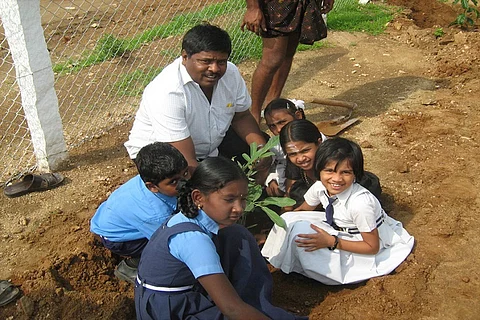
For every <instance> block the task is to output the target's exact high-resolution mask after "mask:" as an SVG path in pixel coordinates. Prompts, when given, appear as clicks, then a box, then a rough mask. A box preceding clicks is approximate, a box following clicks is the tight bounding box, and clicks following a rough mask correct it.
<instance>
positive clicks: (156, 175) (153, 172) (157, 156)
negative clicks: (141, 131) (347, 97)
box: [135, 142, 188, 185]
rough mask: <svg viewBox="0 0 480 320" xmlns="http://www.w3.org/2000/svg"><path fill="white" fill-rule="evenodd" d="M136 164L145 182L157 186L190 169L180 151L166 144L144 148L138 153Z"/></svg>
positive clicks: (159, 143) (150, 145)
mask: <svg viewBox="0 0 480 320" xmlns="http://www.w3.org/2000/svg"><path fill="white" fill-rule="evenodd" d="M135 164H136V165H137V170H138V173H139V174H140V177H141V178H142V180H143V182H151V183H153V184H155V185H157V184H158V183H159V182H160V181H162V180H164V179H168V178H171V177H173V176H175V175H177V174H179V173H181V172H182V170H185V169H186V168H187V167H188V164H187V160H185V158H184V157H183V155H182V154H181V153H180V151H178V150H177V149H176V148H175V147H173V146H172V145H170V144H168V143H166V142H154V143H151V144H148V145H146V146H144V147H143V148H142V149H140V151H139V152H138V154H137V157H136V158H135Z"/></svg>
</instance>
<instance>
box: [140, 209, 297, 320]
mask: <svg viewBox="0 0 480 320" xmlns="http://www.w3.org/2000/svg"><path fill="white" fill-rule="evenodd" d="M217 233H218V234H217ZM185 241H187V242H185ZM192 241H193V242H192ZM224 270H225V271H224ZM215 273H225V275H226V276H227V277H228V278H229V280H230V282H231V283H232V285H233V287H234V288H235V290H236V291H237V293H238V294H239V296H240V297H241V298H242V299H243V300H244V301H245V302H246V303H248V304H250V305H252V306H253V307H255V308H257V309H258V310H260V311H262V312H263V313H265V314H266V315H267V316H269V317H270V318H272V319H285V320H288V319H306V318H304V317H295V316H294V315H292V314H290V313H288V312H286V311H285V310H283V309H281V308H277V307H275V306H273V305H272V304H271V302H270V301H271V290H272V278H271V274H270V272H269V270H268V268H267V265H266V263H265V260H264V259H263V257H262V256H261V254H260V250H259V249H258V245H257V243H256V241H255V239H254V237H253V236H252V234H251V233H250V232H249V231H248V230H247V229H246V228H245V227H243V226H240V225H233V226H230V227H226V228H223V229H221V230H218V225H217V224H216V223H215V222H214V221H213V220H212V219H211V218H210V217H208V216H207V215H206V214H205V213H204V212H203V211H202V210H200V212H199V215H198V216H197V217H195V218H193V219H189V218H187V217H185V216H184V215H183V214H181V213H179V214H177V215H175V216H173V217H172V218H171V219H170V220H169V221H168V222H167V223H166V224H164V225H163V226H162V227H161V228H159V229H158V230H157V231H156V232H155V233H154V235H153V236H152V238H151V239H150V241H149V243H148V244H147V246H146V247H145V249H144V251H143V254H142V258H141V260H140V265H139V268H138V278H137V283H136V285H135V308H136V313H137V319H139V320H146V319H148V320H150V319H152V320H153V319H162V320H163V319H186V318H188V319H208V320H210V319H223V318H224V317H223V315H222V314H221V312H220V310H219V309H218V307H217V306H216V305H215V304H214V302H213V301H211V299H210V298H209V297H208V296H207V294H206V293H205V291H204V290H203V288H202V287H201V285H200V284H199V283H198V282H197V280H196V279H197V278H199V277H200V276H203V275H209V274H215Z"/></svg>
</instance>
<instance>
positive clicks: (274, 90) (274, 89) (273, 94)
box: [264, 33, 300, 105]
mask: <svg viewBox="0 0 480 320" xmlns="http://www.w3.org/2000/svg"><path fill="white" fill-rule="evenodd" d="M299 39H300V34H299V33H294V34H291V35H289V36H288V45H287V51H286V54H285V58H284V59H283V62H282V64H281V65H280V67H279V68H278V70H277V72H275V75H274V76H273V79H272V83H271V85H270V89H269V90H268V93H267V95H266V98H265V101H264V105H267V104H268V103H269V102H270V101H272V100H273V99H276V98H280V96H281V95H282V91H283V87H284V86H285V83H286V82H287V78H288V75H289V74H290V69H291V67H292V63H293V57H294V56H295V53H296V51H297V46H298V41H299Z"/></svg>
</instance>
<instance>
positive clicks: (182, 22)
mask: <svg viewBox="0 0 480 320" xmlns="http://www.w3.org/2000/svg"><path fill="white" fill-rule="evenodd" d="M243 3H244V2H243V1H241V0H227V1H225V2H222V3H217V4H214V5H210V6H207V7H205V8H203V9H202V10H200V11H197V12H191V13H186V14H181V15H178V16H175V17H174V18H173V19H172V20H171V21H170V22H169V23H166V24H163V25H159V26H154V27H153V28H150V29H147V30H145V31H144V32H142V33H140V34H139V35H137V36H135V37H133V38H125V39H119V38H116V37H115V36H114V35H111V34H105V35H103V37H102V38H100V40H99V41H98V43H97V45H96V46H95V48H94V49H93V50H92V51H91V52H86V53H84V54H83V57H82V58H80V59H78V60H73V59H69V60H67V61H66V62H63V63H58V64H55V65H54V66H53V71H54V72H56V73H60V74H65V73H72V72H78V71H79V70H81V69H83V68H85V67H88V66H91V65H94V64H97V63H100V62H102V61H105V60H108V59H111V58H114V57H118V56H121V55H123V54H124V53H125V52H128V51H133V50H136V49H138V48H140V47H141V46H142V44H144V43H148V42H152V41H154V40H158V39H165V38H167V37H171V36H176V35H183V34H184V33H185V32H186V31H187V30H189V29H190V28H191V27H193V26H194V25H196V24H198V23H200V22H202V21H211V20H213V19H214V18H216V17H218V16H220V15H225V14H229V13H232V12H235V11H239V9H238V8H242V5H243ZM242 12H243V11H242Z"/></svg>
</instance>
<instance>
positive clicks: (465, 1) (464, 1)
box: [462, 0, 470, 9]
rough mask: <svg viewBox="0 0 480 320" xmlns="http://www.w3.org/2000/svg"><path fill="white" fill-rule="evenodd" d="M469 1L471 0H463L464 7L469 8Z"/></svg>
mask: <svg viewBox="0 0 480 320" xmlns="http://www.w3.org/2000/svg"><path fill="white" fill-rule="evenodd" d="M469 1H470V0H462V8H463V9H467V8H468V2H469Z"/></svg>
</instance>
